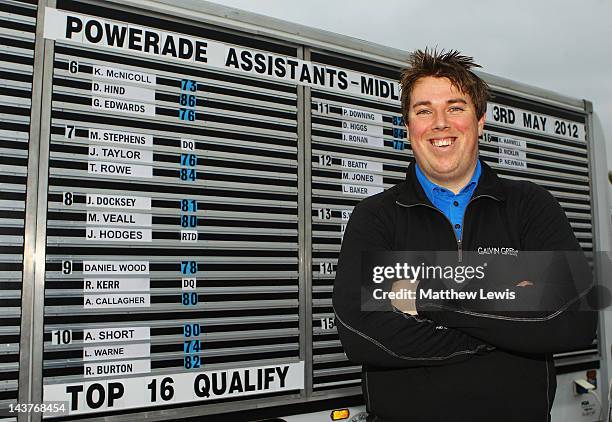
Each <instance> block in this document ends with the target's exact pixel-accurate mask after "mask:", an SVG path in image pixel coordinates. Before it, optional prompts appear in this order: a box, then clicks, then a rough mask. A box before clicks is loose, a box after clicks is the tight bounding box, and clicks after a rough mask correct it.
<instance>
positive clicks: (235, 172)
mask: <svg viewBox="0 0 612 422" xmlns="http://www.w3.org/2000/svg"><path fill="white" fill-rule="evenodd" d="M57 7H58V9H47V15H46V26H45V36H46V37H47V38H48V39H54V40H55V41H56V42H55V49H54V52H55V55H54V62H53V63H54V67H53V87H52V89H53V97H52V98H53V105H52V107H53V108H52V118H51V142H50V157H49V165H50V170H49V195H48V222H47V250H46V257H47V258H46V284H45V287H46V289H45V313H44V322H45V345H44V369H43V375H44V400H45V401H66V402H68V405H69V410H68V413H69V415H81V414H93V413H94V412H95V414H96V416H99V415H104V414H107V413H106V412H114V411H125V410H127V409H139V408H142V409H143V410H147V409H148V408H151V407H155V406H165V408H168V407H173V406H174V407H179V406H181V407H184V406H193V405H203V404H208V403H214V404H216V405H217V408H216V410H205V411H202V413H212V412H217V413H218V412H222V411H223V409H235V408H236V407H235V404H234V403H236V402H237V401H239V402H241V403H243V408H244V407H248V406H249V400H251V402H252V398H255V399H259V400H260V401H261V400H264V398H267V399H266V400H269V398H270V397H277V398H282V397H291V396H295V395H296V394H299V393H300V390H301V389H302V388H303V372H304V370H303V361H301V360H300V348H299V342H300V333H299V328H298V325H299V318H298V310H299V307H298V305H299V304H298V290H299V288H298V202H297V199H298V181H297V174H298V173H297V85H296V84H295V83H294V82H292V81H288V80H284V79H282V78H276V79H273V78H267V79H262V78H261V77H260V75H259V74H258V73H257V72H251V73H249V72H237V71H234V72H231V71H230V72H228V71H226V70H224V69H221V68H219V66H216V67H215V66H214V65H210V63H209V62H210V61H211V56H212V58H216V59H220V54H221V53H224V52H226V51H229V50H232V49H233V50H234V51H242V52H243V53H244V52H245V51H246V52H249V54H253V55H254V54H255V52H258V53H257V54H260V55H262V56H266V55H269V56H270V57H272V56H273V55H277V56H279V57H280V56H282V57H293V58H294V59H295V58H296V54H297V49H296V48H295V47H292V46H288V45H282V44H275V43H272V42H268V41H264V40H259V39H257V38H253V37H245V36H239V35H232V34H230V33H225V32H222V31H220V30H219V29H217V28H203V27H195V26H190V25H188V24H185V23H184V22H180V23H179V22H178V21H172V20H162V19H154V18H148V17H146V16H144V15H137V14H132V13H121V14H118V13H117V12H116V11H114V10H110V9H106V8H103V7H94V6H91V5H89V4H87V5H86V4H84V3H79V2H62V1H58V5H57ZM266 57H267V56H266ZM218 62H219V60H217V62H214V60H213V64H214V63H218ZM264 76H267V75H264ZM224 403H225V404H224ZM224 406H225V407H224ZM250 406H251V407H255V405H254V404H251V405H250ZM108 414H112V413H108Z"/></svg>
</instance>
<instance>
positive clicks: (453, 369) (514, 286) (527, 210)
mask: <svg viewBox="0 0 612 422" xmlns="http://www.w3.org/2000/svg"><path fill="white" fill-rule="evenodd" d="M473 67H479V66H478V65H477V64H475V63H474V62H473V59H472V58H471V57H466V56H463V55H461V54H460V53H459V52H457V51H450V52H446V53H445V52H436V51H428V50H425V51H421V50H419V51H417V52H415V53H413V54H412V55H411V57H410V61H409V65H408V67H407V68H406V69H405V70H404V71H403V72H402V75H401V85H402V97H401V103H402V114H403V118H404V121H405V122H406V127H407V129H408V134H409V141H410V145H411V147H412V151H413V153H414V159H415V160H414V162H413V163H411V165H410V166H409V168H408V171H407V176H406V180H405V181H404V182H403V183H400V184H398V185H396V186H394V187H392V188H390V189H388V190H386V191H385V192H383V193H381V194H378V195H375V196H372V197H369V198H366V199H364V200H363V201H362V202H360V203H359V204H358V205H357V206H356V207H355V209H354V210H353V213H352V215H351V218H350V221H349V223H348V226H347V228H346V231H345V235H344V240H343V243H342V249H341V252H340V258H339V261H338V268H337V271H336V280H335V283H334V292H333V306H334V311H335V313H336V326H337V328H338V333H339V335H340V340H341V342H342V345H343V347H344V350H345V352H346V355H347V357H348V358H349V359H350V360H352V361H354V362H357V363H360V364H362V368H363V372H362V388H363V392H364V398H365V401H366V406H367V410H368V413H369V419H368V420H369V421H375V422H388V421H393V422H395V421H397V422H399V421H402V422H403V421H410V422H438V421H440V422H442V421H448V420H457V421H471V422H485V421H486V422H490V421H496V422H543V421H549V420H550V409H551V407H552V403H553V399H554V396H555V389H556V378H555V368H554V362H553V359H552V354H553V353H555V352H561V351H567V350H571V349H573V348H578V347H583V346H586V345H589V344H590V343H591V342H592V340H593V338H594V335H595V325H596V320H595V313H594V312H591V311H585V310H583V309H584V308H583V307H581V305H582V304H583V301H584V297H585V295H586V294H587V293H588V291H589V290H590V288H591V281H590V270H589V268H588V265H587V263H586V260H585V258H584V255H583V254H582V252H581V250H580V246H579V244H578V242H577V240H576V238H575V237H574V234H573V231H572V229H571V227H570V225H569V223H568V221H567V218H566V217H565V214H564V212H563V210H562V209H561V207H560V206H559V204H558V203H557V201H556V200H555V199H554V197H553V196H552V195H550V193H548V192H547V191H546V190H545V189H543V188H541V187H539V186H538V185H535V184H533V183H531V182H525V181H516V180H508V179H503V178H500V177H498V176H497V175H496V174H495V172H494V171H493V170H492V169H491V168H490V167H489V166H488V165H487V164H486V163H484V162H483V161H481V160H480V159H479V157H478V138H479V137H480V136H481V135H482V133H483V128H484V123H485V120H484V119H485V111H486V104H487V97H488V87H487V85H486V83H485V82H484V81H483V80H481V79H480V78H479V77H478V76H477V75H475V74H474V73H473V72H472V71H471V70H470V69H472V68H473ZM478 250H480V251H484V250H486V251H496V250H499V251H502V250H504V251H512V254H507V255H505V256H504V257H503V259H505V260H510V261H504V262H509V263H510V265H509V266H508V271H504V273H503V274H501V275H502V276H503V277H498V275H499V274H496V275H494V276H490V277H488V278H486V279H484V280H481V281H479V282H476V281H472V282H466V283H464V284H461V285H456V286H454V287H457V291H460V293H461V294H463V297H476V295H471V296H470V294H471V293H473V292H475V291H477V290H479V291H481V292H482V291H483V289H482V288H483V287H486V288H491V287H496V286H502V285H503V287H507V289H506V290H505V293H508V295H507V296H508V297H510V296H513V297H514V295H519V296H520V297H521V298H525V297H526V298H528V299H530V300H531V302H529V303H530V305H531V304H535V305H534V306H537V307H538V308H534V309H533V310H537V311H538V312H536V313H532V312H519V313H517V312H514V308H510V311H512V312H508V307H507V306H508V305H507V304H505V303H503V304H502V303H501V301H497V302H496V301H489V300H483V301H478V300H473V301H472V302H468V301H463V302H462V301H461V300H457V299H452V300H446V299H445V300H427V299H422V298H423V297H424V296H425V295H422V294H421V293H422V292H423V291H430V292H431V291H432V286H437V287H438V288H439V286H440V284H439V283H438V284H436V282H437V280H425V279H423V280H417V279H400V280H397V281H395V283H393V284H392V286H391V288H390V289H389V290H390V292H387V293H389V294H385V295H382V296H380V297H384V300H381V301H379V302H380V303H378V305H377V306H378V307H375V308H368V307H367V306H365V305H364V300H363V299H364V297H363V296H362V295H363V294H364V292H366V293H367V292H369V289H370V288H371V287H372V286H371V285H368V284H367V283H368V277H367V276H366V277H364V276H363V274H362V264H363V263H364V262H365V261H364V259H365V257H366V256H367V255H368V254H372V253H377V254H379V255H380V253H381V252H382V253H385V252H387V253H389V254H391V253H393V252H396V251H417V252H418V253H419V254H425V253H437V252H439V251H450V252H452V256H454V257H455V258H454V259H455V261H456V262H457V263H459V264H462V263H463V260H464V259H465V256H464V255H466V254H468V253H471V252H473V253H475V254H476V253H477V252H475V251H478ZM542 251H544V253H548V255H546V256H552V258H550V265H547V266H546V267H542V268H544V269H543V270H542V271H539V272H535V273H534V274H535V275H534V277H533V278H529V279H524V278H521V275H522V273H521V271H522V270H523V268H522V265H520V264H517V263H519V262H528V261H529V259H531V261H536V262H538V263H540V262H545V261H546V260H545V259H541V258H540V255H535V254H537V253H540V252H542ZM557 252H561V255H559V254H556V253H557ZM566 252H567V253H572V254H573V255H572V258H571V259H569V261H568V259H566V257H565V255H564V254H565V253H566ZM551 253H552V254H553V255H550V254H551ZM533 256H535V257H536V258H535V259H533V258H532V257H533ZM512 259H516V261H512ZM519 259H524V261H518V260H519ZM570 261H571V262H570ZM416 264H418V262H416ZM417 266H418V265H417ZM398 268H399V264H398ZM424 268H425V267H423V269H424ZM390 269H391V270H393V267H390ZM464 269H465V268H464ZM514 270H516V276H515V273H514V272H515V271H514ZM391 272H392V271H391ZM530 275H531V274H530ZM575 279H578V281H579V282H576V280H575ZM364 283H365V284H364ZM375 283H376V282H375ZM370 284H371V279H370ZM383 285H384V284H377V285H376V286H377V287H378V286H383ZM378 290H380V289H378ZM453 292H454V290H453ZM453 292H451V293H453ZM394 293H402V294H401V295H399V294H398V295H397V296H394V295H393V294H394ZM455 293H456V292H455ZM366 296H367V294H366ZM431 296H433V295H429V297H431ZM451 296H452V295H450V293H449V294H442V295H436V297H445V298H446V297H451ZM457 296H458V295H455V296H452V297H457ZM478 297H481V298H482V297H485V298H487V297H495V296H490V295H485V296H483V295H478ZM500 297H501V296H500ZM539 307H541V309H540V308H539Z"/></svg>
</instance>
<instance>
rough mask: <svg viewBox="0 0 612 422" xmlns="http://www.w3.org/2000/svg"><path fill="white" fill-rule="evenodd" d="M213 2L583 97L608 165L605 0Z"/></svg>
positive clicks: (611, 156)
mask: <svg viewBox="0 0 612 422" xmlns="http://www.w3.org/2000/svg"><path fill="white" fill-rule="evenodd" d="M213 2H214V3H218V4H224V5H226V6H231V7H236V8H238V9H243V10H248V11H250V12H255V13H260V14H263V15H267V16H272V17H275V18H279V19H283V20H287V21H291V22H296V23H300V24H302V25H306V26H309V27H314V28H320V29H325V30H327V31H332V32H336V33H339V34H343V35H348V36H351V37H355V38H360V39H363V40H367V41H370V42H375V43H378V44H382V45H386V46H390V47H395V48H399V49H402V50H408V51H410V50H414V49H416V48H423V47H424V46H436V45H437V46H438V47H440V48H445V49H457V50H460V51H462V52H463V53H465V54H467V55H470V56H473V57H474V58H475V59H476V62H477V63H479V64H481V65H482V66H483V69H482V70H483V71H485V72H487V73H490V74H493V75H496V76H501V77H505V78H508V79H512V80H515V81H519V82H522V83H526V84H529V85H534V86H538V87H541V88H546V89H550V90H552V91H555V92H558V93H561V94H565V95H569V96H571V97H576V98H584V99H587V100H590V101H592V102H593V106H594V110H595V114H596V115H597V117H598V118H599V120H600V121H601V124H602V126H603V129H604V134H605V138H606V140H600V141H603V142H606V150H607V161H608V168H610V169H612V0H512V1H503V2H502V1H499V0H468V1H457V0H437V1H435V2H432V1H428V0H305V1H296V0H293V1H290V0H213ZM609 192H612V189H609ZM611 196H612V195H611ZM610 201H611V202H610V204H611V205H610V206H611V207H612V198H610Z"/></svg>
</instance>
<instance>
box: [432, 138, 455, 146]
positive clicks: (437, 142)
mask: <svg viewBox="0 0 612 422" xmlns="http://www.w3.org/2000/svg"><path fill="white" fill-rule="evenodd" d="M453 142H454V140H453V139H452V138H444V139H432V140H431V143H432V144H433V146H434V147H447V146H449V145H450V144H452V143H453Z"/></svg>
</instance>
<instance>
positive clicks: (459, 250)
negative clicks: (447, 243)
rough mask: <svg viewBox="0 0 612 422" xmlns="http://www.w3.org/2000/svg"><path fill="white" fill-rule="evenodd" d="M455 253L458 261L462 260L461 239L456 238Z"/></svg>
mask: <svg viewBox="0 0 612 422" xmlns="http://www.w3.org/2000/svg"><path fill="white" fill-rule="evenodd" d="M457 255H459V262H463V246H462V245H461V240H457Z"/></svg>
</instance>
